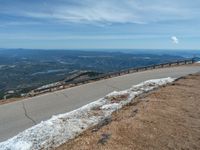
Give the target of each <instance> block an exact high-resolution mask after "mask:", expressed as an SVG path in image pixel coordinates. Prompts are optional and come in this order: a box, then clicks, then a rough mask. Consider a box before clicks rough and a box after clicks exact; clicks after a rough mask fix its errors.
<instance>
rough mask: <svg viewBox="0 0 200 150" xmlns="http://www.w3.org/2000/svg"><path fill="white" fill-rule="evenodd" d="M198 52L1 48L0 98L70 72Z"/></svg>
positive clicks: (123, 66)
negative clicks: (7, 93)
mask: <svg viewBox="0 0 200 150" xmlns="http://www.w3.org/2000/svg"><path fill="white" fill-rule="evenodd" d="M198 55H200V51H189V50H187V51H172V50H115V51H114V50H102V51H101V50H98V51H92V50H88V51H86V50H30V49H0V98H2V97H3V96H4V95H5V93H6V92H8V91H10V90H12V91H14V92H15V94H16V96H18V95H20V94H21V93H26V92H29V91H30V90H32V89H35V88H38V87H40V86H42V85H46V84H50V83H54V82H57V81H61V80H65V79H66V78H67V77H68V76H69V75H72V74H73V72H74V73H77V71H78V72H79V71H92V72H98V73H107V72H111V71H119V70H123V69H128V68H135V67H140V66H146V65H152V64H158V63H164V62H169V61H175V60H181V59H185V58H189V57H193V56H198Z"/></svg>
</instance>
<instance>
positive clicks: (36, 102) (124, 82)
mask: <svg viewBox="0 0 200 150" xmlns="http://www.w3.org/2000/svg"><path fill="white" fill-rule="evenodd" d="M196 72H200V66H179V67H173V68H163V69H156V70H148V71H144V72H138V73H133V74H128V75H123V76H119V77H114V78H110V79H106V80H101V81H97V82H93V83H89V84H84V85H81V86H77V87H73V88H69V89H65V90H61V91H57V92H53V93H48V94H44V95H40V96H36V97H33V98H28V99H24V100H22V101H16V102H12V103H9V104H4V105H0V142H2V141H4V140H6V139H8V138H11V137H13V136H15V135H16V134H18V133H19V132H21V131H23V130H25V129H27V128H29V127H31V126H33V125H35V124H37V123H40V122H41V121H43V120H47V119H49V118H51V116H52V115H56V114H60V113H66V112H69V111H71V110H74V109H76V108H79V107H81V106H83V105H85V104H88V103H90V102H92V101H95V100H97V99H99V98H101V97H104V96H105V95H106V94H108V93H110V92H113V91H119V90H124V89H128V88H130V87H131V86H132V85H135V84H138V83H140V82H143V81H146V80H149V79H157V78H165V77H174V78H178V77H181V76H184V75H187V74H191V73H196Z"/></svg>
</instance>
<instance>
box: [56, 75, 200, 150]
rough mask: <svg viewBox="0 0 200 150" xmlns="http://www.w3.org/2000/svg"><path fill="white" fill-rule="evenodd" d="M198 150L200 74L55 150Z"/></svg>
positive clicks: (137, 102) (136, 103) (143, 99)
mask: <svg viewBox="0 0 200 150" xmlns="http://www.w3.org/2000/svg"><path fill="white" fill-rule="evenodd" d="M67 149H70V150H77V149H78V150H90V149H95V150H98V149H99V150H129V149H137V150H138V149H141V150H144V149H152V150H153V149H158V150H162V149H180V150H183V149H184V150H186V149H190V150H199V149H200V73H198V74H194V75H189V76H187V77H183V78H181V79H179V80H177V81H176V82H174V83H172V84H171V85H167V86H166V87H162V88H160V89H158V90H156V91H153V92H151V93H149V94H147V95H144V96H143V97H138V98H137V99H136V100H135V101H134V102H132V103H131V104H129V105H128V106H125V107H124V108H122V109H121V110H119V111H117V112H115V113H114V114H113V115H112V120H109V121H108V122H106V123H105V124H103V126H101V127H95V128H92V129H90V130H87V131H86V132H84V133H83V134H81V135H80V136H78V137H77V138H76V139H74V140H71V141H69V142H67V143H65V144H64V145H62V146H60V147H59V148H57V150H67Z"/></svg>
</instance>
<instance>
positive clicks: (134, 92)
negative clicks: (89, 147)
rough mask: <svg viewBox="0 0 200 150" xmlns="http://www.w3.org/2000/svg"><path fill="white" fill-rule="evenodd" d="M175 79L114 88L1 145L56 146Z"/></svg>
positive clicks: (21, 148) (19, 148)
mask: <svg viewBox="0 0 200 150" xmlns="http://www.w3.org/2000/svg"><path fill="white" fill-rule="evenodd" d="M172 81H173V79H172V78H164V79H155V80H149V81H146V82H143V83H141V84H139V85H136V86H133V87H132V88H130V89H128V90H125V91H121V92H113V93H111V94H109V95H107V96H105V97H104V98H101V99H99V100H97V101H95V102H93V103H90V104H88V105H85V106H83V107H81V108H79V109H77V110H74V111H72V112H69V113H66V114H61V115H57V116H54V117H52V118H51V119H50V120H47V121H44V122H41V123H40V124H38V125H36V126H33V127H32V128H29V129H27V130H25V131H24V132H21V133H20V134H18V135H17V136H15V137H13V138H11V139H9V140H7V141H5V142H2V143H0V149H1V150H8V149H11V150H40V149H51V148H55V147H57V146H59V145H61V144H63V143H65V142H66V141H68V140H70V139H73V138H75V137H76V136H78V135H80V134H81V133H82V132H83V131H86V130H87V129H89V128H91V127H94V126H95V125H100V126H101V125H102V124H104V122H105V121H106V120H109V119H110V118H111V115H112V113H113V112H115V111H117V110H119V109H121V108H122V106H124V105H127V104H129V103H130V102H132V101H134V98H135V97H136V96H139V95H141V94H143V93H146V92H148V91H151V90H153V89H155V88H158V87H159V86H162V85H165V84H167V83H170V82H172ZM80 96H81V95H80Z"/></svg>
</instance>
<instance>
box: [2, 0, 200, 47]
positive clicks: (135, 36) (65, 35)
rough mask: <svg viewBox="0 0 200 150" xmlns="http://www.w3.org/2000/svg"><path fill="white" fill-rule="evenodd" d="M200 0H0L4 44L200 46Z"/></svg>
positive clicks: (21, 45)
mask: <svg viewBox="0 0 200 150" xmlns="http://www.w3.org/2000/svg"><path fill="white" fill-rule="evenodd" d="M199 10H200V0H192V1H190V0H167V1H164V0H0V48H31V49H200V11H199Z"/></svg>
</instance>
